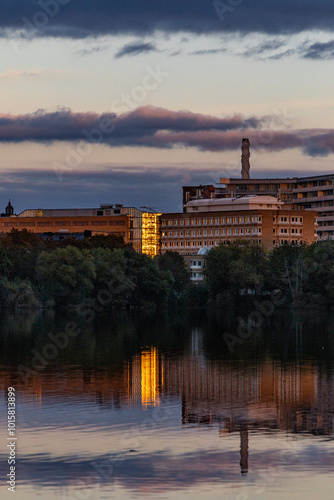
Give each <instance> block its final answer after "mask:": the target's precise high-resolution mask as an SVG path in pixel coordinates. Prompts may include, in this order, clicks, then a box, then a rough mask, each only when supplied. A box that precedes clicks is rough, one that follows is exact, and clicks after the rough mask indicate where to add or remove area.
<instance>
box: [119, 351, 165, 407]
mask: <svg viewBox="0 0 334 500" xmlns="http://www.w3.org/2000/svg"><path fill="white" fill-rule="evenodd" d="M127 379H128V382H127V395H128V403H129V404H136V403H141V405H142V407H144V408H147V406H158V405H159V404H160V393H161V390H162V387H163V364H162V363H161V362H160V356H159V352H158V350H157V349H156V348H155V347H151V348H150V349H145V350H142V352H141V353H140V354H137V355H136V356H134V357H133V358H132V360H131V362H129V363H128V377H127Z"/></svg>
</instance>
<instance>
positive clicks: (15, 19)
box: [0, 0, 334, 38]
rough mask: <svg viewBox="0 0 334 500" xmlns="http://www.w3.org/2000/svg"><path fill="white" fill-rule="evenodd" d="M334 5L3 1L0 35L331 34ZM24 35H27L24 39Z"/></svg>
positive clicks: (311, 1) (262, 0)
mask: <svg viewBox="0 0 334 500" xmlns="http://www.w3.org/2000/svg"><path fill="white" fill-rule="evenodd" d="M333 17H334V4H333V3H331V2H329V1H328V0H317V1H315V0H304V1H303V2H302V3H301V2H300V0H277V1H275V2H269V5H268V0H247V2H246V1H240V2H228V1H226V2H225V1H217V0H214V1H208V0H183V1H182V2H166V1H164V0H155V1H154V2H152V0H141V1H140V2H138V1H137V0H127V2H124V1H122V0H114V1H112V2H111V1H110V0H99V1H96V2H94V3H92V1H91V0H71V1H70V2H67V3H58V2H57V1H56V0H54V1H53V2H46V1H45V2H37V3H36V1H35V0H2V2H1V7H0V30H1V32H2V36H5V37H7V36H10V34H11V33H13V32H15V31H22V30H25V31H26V33H27V34H29V36H33V37H38V36H53V37H63V38H66V37H70V38H85V37H89V36H100V35H108V34H113V35H119V34H132V35H144V34H151V33H153V32H155V31H157V30H160V31H164V32H168V33H180V32H183V33H195V34H212V33H221V32H230V33H231V32H234V33H241V34H245V33H266V34H286V35H287V34H289V35H290V34H295V33H300V32H302V31H310V30H315V29H316V30H320V31H333V21H332V20H333ZM27 36H28V35H27Z"/></svg>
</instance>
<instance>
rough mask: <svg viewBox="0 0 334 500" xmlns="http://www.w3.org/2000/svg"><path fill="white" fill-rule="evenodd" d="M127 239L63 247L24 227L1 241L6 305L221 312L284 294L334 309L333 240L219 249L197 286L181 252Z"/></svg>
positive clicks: (0, 290)
mask: <svg viewBox="0 0 334 500" xmlns="http://www.w3.org/2000/svg"><path fill="white" fill-rule="evenodd" d="M111 236H112V235H111ZM121 240H122V239H121ZM121 240H119V239H117V237H116V239H115V237H113V236H112V237H111V238H109V237H103V236H97V237H96V238H95V237H93V238H91V239H88V240H84V241H81V242H80V241H77V240H75V244H74V242H72V243H73V244H69V243H71V241H70V240H67V241H66V240H64V241H66V243H64V242H63V243H59V244H58V243H57V242H50V241H49V242H48V241H46V242H45V241H43V240H41V239H39V238H38V237H36V236H35V235H33V234H31V233H29V231H26V230H24V231H18V230H13V231H11V233H9V234H8V235H6V236H3V237H2V238H0V304H1V305H2V306H5V307H38V306H48V305H55V306H83V307H84V306H85V304H90V306H89V307H90V308H93V309H94V310H95V311H98V310H102V309H103V308H104V307H106V306H109V305H111V306H118V307H141V308H142V307H145V308H151V307H152V306H154V307H165V306H166V305H177V304H179V305H181V306H184V307H203V306H206V305H207V304H212V305H213V306H215V307H221V306H222V305H226V304H233V303H234V302H235V301H236V300H237V299H238V298H239V297H240V296H248V295H257V294H263V293H264V294H266V293H269V292H275V291H276V292H277V290H280V292H281V293H283V294H284V297H285V298H286V301H285V303H291V304H313V305H321V304H322V305H334V241H331V240H328V241H324V242H319V243H316V244H313V245H311V246H306V245H298V246H290V245H282V246H279V247H276V248H274V249H273V250H272V251H271V252H265V251H264V249H263V248H262V247H261V246H259V245H250V244H249V243H247V242H238V243H234V244H231V245H220V246H218V247H215V248H213V249H212V250H210V252H209V253H208V254H207V255H206V258H205V263H204V269H203V270H204V276H205V278H206V280H205V281H204V282H202V283H198V284H193V283H191V282H190V279H189V273H188V271H187V268H186V265H185V261H184V258H183V257H182V256H181V255H179V254H178V253H176V252H171V251H168V252H166V254H164V255H161V256H157V257H155V258H154V259H152V258H150V257H148V256H147V255H140V254H137V253H136V252H135V251H134V250H133V249H132V248H130V247H129V246H127V245H124V242H123V243H122V241H123V240H122V241H121ZM99 301H100V302H99ZM101 307H102V309H101Z"/></svg>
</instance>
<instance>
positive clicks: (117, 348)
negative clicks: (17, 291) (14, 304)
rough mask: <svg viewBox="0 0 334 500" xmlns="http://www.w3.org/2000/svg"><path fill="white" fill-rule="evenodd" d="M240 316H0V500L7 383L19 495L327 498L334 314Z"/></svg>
mask: <svg viewBox="0 0 334 500" xmlns="http://www.w3.org/2000/svg"><path fill="white" fill-rule="evenodd" d="M238 316H240V317H243V318H247V314H246V312H245V311H234V312H233V313H232V312H231V311H225V312H224V311H222V312H221V313H219V314H217V315H215V316H213V315H211V316H208V315H206V314H204V313H203V312H201V313H197V312H195V313H191V314H188V315H183V316H181V315H174V316H173V315H169V316H166V315H163V314H161V315H151V316H150V315H143V314H141V315H136V314H132V315H131V314H125V313H124V314H119V315H117V316H116V315H115V314H105V313H100V314H98V315H97V317H96V319H95V321H94V322H92V323H90V324H85V323H84V321H83V319H82V318H81V319H79V318H77V317H76V316H75V314H74V315H72V316H71V317H61V316H59V315H56V316H54V315H52V314H51V313H47V314H46V313H39V312H36V313H18V314H15V315H9V314H2V316H1V319H0V326H1V339H0V347H1V354H0V370H1V391H2V393H3V395H2V397H3V404H2V405H1V414H0V417H1V429H2V432H1V435H2V439H1V443H2V447H1V463H2V465H3V467H2V468H1V472H2V474H1V499H2V498H13V497H12V493H10V492H8V491H7V485H6V474H7V472H8V467H9V466H8V464H7V451H6V444H7V441H6V440H7V423H6V419H7V405H6V391H7V387H9V386H13V387H15V388H16V394H17V422H16V424H17V433H16V436H17V438H18V439H17V447H16V453H17V471H16V472H17V484H16V489H17V491H16V496H15V497H14V498H16V499H17V500H21V499H22V500H23V499H24V500H31V499H35V498H41V499H43V500H54V499H57V500H58V499H69V500H73V499H77V500H82V499H94V500H100V499H109V498H115V499H120V500H122V499H139V498H140V499H154V500H155V499H198V500H199V499H201V500H202V499H203V500H208V499H209V500H210V499H213V500H214V499H222V498H223V499H226V500H250V499H263V500H267V499H275V500H276V499H277V500H282V499H283V498H284V499H291V500H292V499H293V500H299V499H300V500H316V499H333V498H334V446H333V444H334V443H333V436H334V427H333V396H334V316H331V315H328V314H326V313H324V312H321V311H320V312H319V311H317V310H314V311H303V312H299V313H297V312H276V314H273V315H271V316H270V317H269V318H268V319H267V320H266V321H265V322H263V323H262V324H261V326H260V327H258V328H254V330H253V332H252V334H251V335H250V336H249V338H247V339H244V340H243V341H240V342H238V343H237V344H235V345H234V352H233V353H231V352H230V351H229V349H228V346H227V344H226V341H225V339H226V338H227V337H226V333H229V334H231V335H236V331H237V326H238V320H237V318H238ZM69 321H72V322H74V323H75V325H74V326H73V325H72V326H73V328H78V329H80V334H78V335H77V336H72V338H71V339H69V337H68V336H58V337H56V338H58V342H62V344H59V345H61V346H62V347H63V348H62V349H61V348H60V347H59V346H58V347H56V348H55V347H54V345H55V344H54V341H53V342H51V340H50V334H54V335H56V334H58V333H59V332H63V331H64V329H65V325H66V324H67V323H68V322H69ZM73 331H77V330H73V329H72V332H73ZM224 335H225V338H224ZM54 338H55V337H53V339H54ZM229 338H233V337H229ZM66 342H68V345H66V346H65V344H66ZM50 343H51V344H53V347H52V346H51V347H50ZM47 344H49V347H48V348H47V349H46V347H45V346H47ZM45 349H46V350H45ZM43 350H44V354H45V353H47V354H48V356H49V358H48V360H47V361H46V364H45V363H44V365H43V360H42V362H41V361H40V360H39V361H38V360H37V361H36V359H37V358H36V356H38V354H39V355H41V354H42V355H43ZM36 353H37V355H36ZM34 356H35V359H34ZM50 358H52V359H50ZM32 363H33V365H34V368H35V369H34V370H31V369H32ZM29 370H31V371H29Z"/></svg>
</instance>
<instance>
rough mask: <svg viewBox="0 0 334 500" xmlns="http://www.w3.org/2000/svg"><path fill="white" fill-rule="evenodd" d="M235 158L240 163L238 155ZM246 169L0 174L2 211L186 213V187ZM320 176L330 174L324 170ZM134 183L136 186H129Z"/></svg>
mask: <svg viewBox="0 0 334 500" xmlns="http://www.w3.org/2000/svg"><path fill="white" fill-rule="evenodd" d="M233 158H236V159H237V162H238V161H239V159H240V155H239V151H238V150H237V149H236V150H235V152H234V153H233ZM83 167H86V168H89V171H87V170H83V169H82V168H83ZM240 174H241V165H240V166H239V165H238V163H236V165H235V167H234V166H233V169H231V166H230V165H227V166H224V165H218V164H213V165H212V164H209V165H208V164H205V165H202V164H196V165H194V164H193V163H192V164H182V165H173V164H159V165H157V164H155V165H137V166H133V165H131V166H130V165H126V164H124V165H120V164H118V165H117V164H116V165H115V164H105V165H95V164H87V163H86V164H84V165H81V166H78V167H74V168H72V169H67V170H64V171H62V170H57V169H54V168H53V167H52V159H50V165H49V166H48V168H45V169H43V170H42V169H40V170H33V169H29V170H17V171H14V172H10V171H7V172H2V173H0V205H1V207H0V208H1V210H2V211H3V210H4V209H5V206H6V205H7V203H8V198H9V197H10V199H11V200H12V203H13V206H14V209H15V212H16V213H20V212H22V211H23V210H25V209H26V208H40V207H41V208H62V207H66V208H78V207H98V206H99V204H100V203H123V204H124V205H125V206H136V207H140V206H143V205H146V206H150V207H154V208H155V209H156V210H157V211H162V212H182V204H181V202H182V188H181V186H182V185H199V184H202V185H205V184H215V183H217V182H219V179H220V178H221V177H234V178H239V177H240ZM317 174H318V175H322V174H328V171H326V170H321V171H320V170H319V168H317ZM303 175H309V171H307V170H297V169H294V170H293V169H290V170H286V169H282V170H279V169H273V168H269V169H266V170H258V169H256V168H253V167H252V178H254V179H255V178H266V177H268V176H269V177H295V176H303ZM129 179H131V182H130V183H129Z"/></svg>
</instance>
